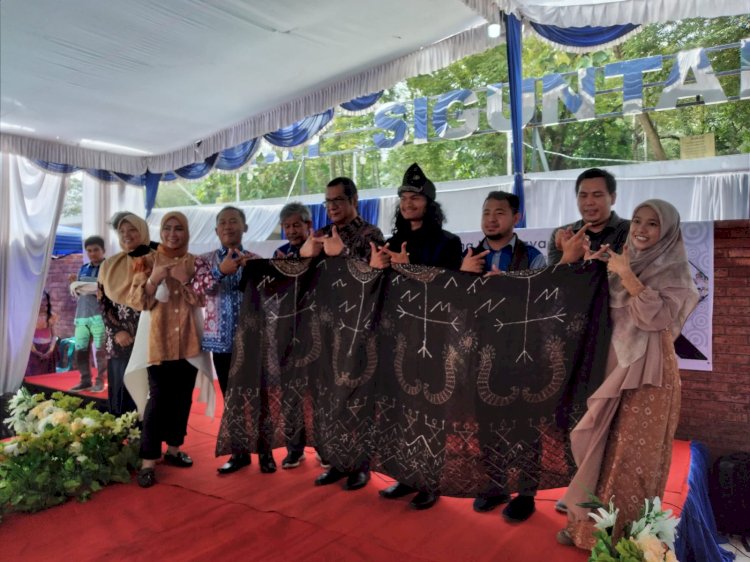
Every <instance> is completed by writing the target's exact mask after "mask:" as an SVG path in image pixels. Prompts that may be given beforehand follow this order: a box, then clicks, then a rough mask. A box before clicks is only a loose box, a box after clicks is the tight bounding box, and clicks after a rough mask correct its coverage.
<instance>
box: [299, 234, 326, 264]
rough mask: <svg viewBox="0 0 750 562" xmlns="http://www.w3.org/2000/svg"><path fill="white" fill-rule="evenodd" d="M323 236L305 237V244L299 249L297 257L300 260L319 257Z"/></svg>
mask: <svg viewBox="0 0 750 562" xmlns="http://www.w3.org/2000/svg"><path fill="white" fill-rule="evenodd" d="M324 239H325V236H315V235H314V234H312V235H310V236H308V237H307V240H305V243H304V244H302V247H301V248H300V249H299V256H300V257H301V258H314V257H315V256H318V255H320V252H322V251H323V240H324Z"/></svg>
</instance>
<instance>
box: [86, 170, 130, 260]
mask: <svg viewBox="0 0 750 562" xmlns="http://www.w3.org/2000/svg"><path fill="white" fill-rule="evenodd" d="M143 197H144V193H143V188H142V187H137V186H134V185H129V184H127V183H125V182H121V181H120V182H105V181H102V180H100V179H97V178H95V177H93V176H90V175H89V174H83V209H82V214H83V217H82V219H83V221H82V225H81V229H82V234H83V239H84V240H85V239H86V238H87V237H88V236H93V235H95V234H96V235H98V236H101V237H102V238H104V244H105V246H104V247H105V250H106V255H108V256H111V255H114V254H116V253H117V252H119V251H120V243H119V242H118V240H117V233H116V232H115V231H114V230H113V229H112V226H111V225H110V223H109V219H110V218H112V215H113V214H114V213H116V212H118V211H130V212H132V213H134V214H136V215H138V216H141V217H142V216H143V215H144V211H143V209H144V203H143Z"/></svg>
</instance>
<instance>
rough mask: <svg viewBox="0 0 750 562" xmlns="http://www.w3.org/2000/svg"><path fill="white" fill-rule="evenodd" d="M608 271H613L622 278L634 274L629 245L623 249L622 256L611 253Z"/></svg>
mask: <svg viewBox="0 0 750 562" xmlns="http://www.w3.org/2000/svg"><path fill="white" fill-rule="evenodd" d="M607 271H611V272H612V273H615V274H616V275H619V276H620V277H623V276H625V275H627V274H628V273H632V271H633V270H632V269H631V268H630V249H629V248H628V245H627V244H625V246H624V247H623V248H622V254H618V253H617V252H613V251H610V252H609V261H608V262H607Z"/></svg>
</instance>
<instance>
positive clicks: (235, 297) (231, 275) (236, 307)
mask: <svg viewBox="0 0 750 562" xmlns="http://www.w3.org/2000/svg"><path fill="white" fill-rule="evenodd" d="M245 232H247V222H246V219H245V213H244V212H243V211H242V209H238V208H237V207H231V206H228V207H224V208H223V209H222V210H221V211H219V214H218V215H216V236H218V238H219V242H220V243H221V248H219V249H218V250H215V251H213V252H208V253H207V254H203V255H202V256H200V257H199V258H198V259H196V261H195V277H194V278H193V289H194V290H195V291H196V292H197V293H198V294H205V296H206V309H205V319H204V323H203V340H202V344H201V346H202V348H203V350H204V351H210V352H211V356H212V359H213V363H214V368H215V369H216V376H217V378H218V379H219V387H220V388H221V393H222V395H223V396H224V397H226V393H227V382H228V379H229V369H230V367H231V364H232V347H233V342H234V332H235V330H236V329H237V322H238V320H239V316H240V307H241V306H242V291H240V290H239V286H240V279H241V278H242V269H243V266H244V264H245V263H246V261H247V260H249V259H256V258H258V257H259V256H257V255H255V254H253V253H251V252H247V251H245V250H244V249H243V247H242V235H243V234H245ZM249 464H250V453H248V452H247V451H233V452H232V456H231V457H230V458H229V459H228V460H227V462H225V463H224V464H223V465H221V466H220V467H219V468H218V469H217V470H218V472H219V474H231V473H233V472H236V471H238V470H239V469H240V468H242V467H245V466H247V465H249ZM260 469H261V471H262V472H274V471H275V470H276V465H275V463H274V461H273V456H272V455H271V453H270V451H268V452H266V453H265V454H261V455H260Z"/></svg>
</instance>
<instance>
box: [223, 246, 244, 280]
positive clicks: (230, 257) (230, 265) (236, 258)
mask: <svg viewBox="0 0 750 562" xmlns="http://www.w3.org/2000/svg"><path fill="white" fill-rule="evenodd" d="M242 265H243V263H242V254H240V253H239V252H238V251H237V250H232V251H231V252H227V255H226V257H225V258H224V259H223V260H221V263H220V264H219V271H221V272H222V273H223V274H224V275H232V274H233V273H236V272H237V270H238V269H239V268H240V267H241V266H242Z"/></svg>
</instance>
